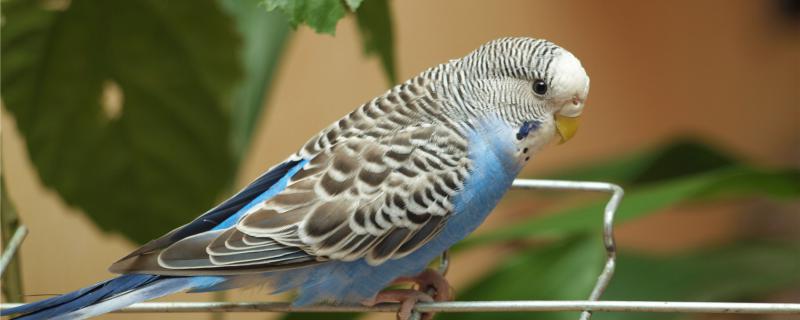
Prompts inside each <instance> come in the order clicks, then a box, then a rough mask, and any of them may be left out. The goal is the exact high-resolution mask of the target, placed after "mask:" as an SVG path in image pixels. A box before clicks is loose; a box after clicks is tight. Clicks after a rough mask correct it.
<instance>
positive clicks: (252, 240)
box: [2, 38, 589, 319]
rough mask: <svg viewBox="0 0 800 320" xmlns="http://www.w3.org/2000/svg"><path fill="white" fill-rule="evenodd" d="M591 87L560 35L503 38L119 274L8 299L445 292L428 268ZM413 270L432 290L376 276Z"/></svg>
mask: <svg viewBox="0 0 800 320" xmlns="http://www.w3.org/2000/svg"><path fill="white" fill-rule="evenodd" d="M588 92H589V78H588V76H587V75H586V72H585V70H584V68H583V67H582V66H581V63H580V61H578V59H577V58H576V57H575V56H574V55H572V54H571V53H570V52H568V51H566V50H564V49H562V48H560V47H558V46H556V45H555V44H553V43H551V42H548V41H545V40H539V39H531V38H503V39H498V40H494V41H491V42H489V43H486V44H484V45H483V46H481V47H479V48H478V49H477V50H475V51H473V52H471V53H469V54H468V55H467V56H465V57H463V58H460V59H455V60H451V61H449V62H447V63H444V64H440V65H438V66H435V67H433V68H430V69H428V70H426V71H424V72H422V73H421V74H419V75H418V76H416V77H414V78H412V79H410V80H408V81H406V82H404V83H402V84H400V85H397V86H395V87H394V88H392V89H391V90H389V91H388V92H386V93H385V94H383V95H381V96H378V97H376V98H374V99H372V100H370V101H368V102H366V103H365V104H363V105H361V106H359V107H358V108H356V109H355V110H354V111H352V112H351V113H349V114H347V115H346V116H344V117H342V118H341V119H339V120H337V121H336V122H334V123H333V124H331V125H330V126H328V127H327V128H325V129H323V130H322V131H321V132H320V133H319V134H317V135H316V136H314V137H312V138H311V139H310V140H308V142H307V143H306V144H305V145H304V146H303V147H302V148H300V150H299V151H298V152H297V153H295V154H293V155H291V156H290V157H289V158H288V159H286V161H284V162H282V163H280V164H278V165H276V166H274V167H272V168H271V169H269V170H268V171H267V172H266V173H264V174H263V175H261V176H260V177H258V178H257V179H256V180H255V181H253V182H252V183H251V184H250V185H248V186H247V187H246V188H244V189H243V190H242V191H240V192H239V193H237V194H236V195H234V196H233V197H232V198H230V199H228V200H226V201H225V202H223V203H221V204H220V205H218V206H217V207H215V208H213V209H211V210H209V211H208V212H206V213H204V214H203V215H201V216H200V217H198V218H197V219H195V220H194V221H192V222H190V223H188V224H186V225H184V226H181V227H179V228H177V229H175V230H173V231H172V232H170V233H168V234H166V235H164V236H163V237H161V238H158V239H156V240H153V241H150V242H149V243H147V244H145V245H144V246H142V247H141V248H139V249H137V250H136V251H134V252H132V253H131V254H129V255H127V256H125V257H124V258H122V259H120V260H119V261H117V262H116V263H114V264H113V265H112V266H111V268H110V270H111V271H112V272H115V273H120V274H122V275H120V276H118V277H116V278H113V279H111V280H107V281H104V282H101V283H98V284H95V285H92V286H89V287H87V288H83V289H80V290H77V291H75V292H72V293H67V294H65V295H62V296H58V297H53V298H50V299H46V300H43V301H39V302H35V303H30V304H27V305H23V306H20V307H16V308H11V309H7V310H3V311H2V314H3V315H7V314H22V315H23V316H22V317H21V319H44V318H60V319H75V318H85V317H90V316H95V315H99V314H102V313H106V312H109V311H113V310H116V309H120V308H122V307H125V306H127V305H130V304H133V303H136V302H140V301H144V300H148V299H153V298H156V297H160V296H164V295H167V294H171V293H175V292H181V291H189V292H206V291H215V290H225V289H230V288H239V287H249V286H258V285H269V286H270V287H271V288H274V290H275V292H283V291H287V290H296V291H297V293H298V295H297V297H296V299H295V300H294V304H295V305H308V304H314V303H329V304H362V303H365V304H371V303H376V302H385V301H397V302H402V303H403V304H402V308H401V314H400V315H401V316H402V317H408V314H409V312H410V311H411V308H412V307H413V304H414V303H415V302H416V301H430V300H434V299H435V300H443V299H449V298H450V296H449V292H446V291H449V288H448V286H447V283H446V281H444V279H443V278H442V277H441V276H439V275H438V274H436V273H435V272H433V271H432V270H426V266H427V265H428V264H429V263H430V262H431V261H433V260H434V259H435V258H436V257H438V256H439V255H440V254H441V253H442V252H443V251H444V250H446V249H447V248H449V247H450V246H452V245H453V244H455V243H456V242H458V241H459V240H461V239H463V238H464V237H466V236H467V235H468V234H469V233H470V232H472V231H473V230H474V229H475V228H477V227H478V225H480V224H481V223H482V222H483V220H484V219H485V218H486V217H487V215H488V214H489V212H491V211H492V209H493V208H494V207H495V205H496V204H497V202H498V201H499V200H500V198H501V197H502V196H503V194H505V193H506V191H507V190H508V189H509V187H510V186H511V183H512V181H513V180H514V178H515V177H516V175H517V174H518V173H519V172H520V170H521V169H522V167H523V166H524V165H525V164H526V163H527V162H528V161H529V160H530V158H531V157H532V156H533V155H535V154H536V153H537V152H539V150H540V149H541V148H542V147H543V146H545V145H547V144H548V143H550V142H551V141H552V140H554V138H558V139H560V140H561V141H562V142H563V141H566V140H568V139H570V137H572V135H573V134H574V132H575V130H576V125H577V122H576V119H577V117H578V116H579V115H580V114H581V112H582V110H583V106H584V101H585V100H586V96H587V94H588ZM403 280H410V281H414V282H418V283H422V284H425V285H430V286H433V288H435V289H436V293H435V294H434V295H433V297H431V296H428V295H427V294H426V293H425V292H421V291H415V290H410V289H406V290H403V289H399V290H387V291H381V290H382V289H383V288H385V287H387V286H388V285H390V284H392V283H394V282H395V281H403Z"/></svg>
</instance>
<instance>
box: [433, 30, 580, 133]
mask: <svg viewBox="0 0 800 320" xmlns="http://www.w3.org/2000/svg"><path fill="white" fill-rule="evenodd" d="M450 65H451V66H453V67H452V71H453V72H451V73H450V76H449V78H451V79H450V83H451V84H455V86H454V87H455V89H454V90H451V91H450V94H452V95H454V96H456V99H455V101H460V103H461V104H462V108H463V109H464V110H472V111H474V110H480V111H482V113H484V114H485V113H491V114H494V115H499V116H500V117H501V118H502V119H503V120H504V121H505V122H506V123H508V124H509V125H511V126H513V127H515V128H521V129H522V130H523V131H525V130H528V129H525V128H526V126H537V127H541V126H543V125H550V126H551V127H555V128H556V131H557V133H558V135H559V136H560V138H561V142H565V141H567V140H569V139H570V138H572V136H573V135H574V134H575V131H576V130H577V119H578V116H580V114H581V112H582V111H583V106H584V102H585V101H586V96H587V95H588V94H589V76H588V75H587V74H586V71H585V70H584V69H583V66H581V63H580V61H579V60H578V59H577V58H576V57H575V56H574V55H572V53H570V52H569V51H567V50H564V49H563V48H561V47H559V46H557V45H555V44H553V43H551V42H549V41H546V40H540V39H531V38H502V39H498V40H494V41H491V42H489V43H486V44H484V45H483V46H481V47H480V48H478V49H476V50H475V51H473V52H472V53H470V54H469V55H467V56H466V57H464V58H462V59H458V60H453V61H451V62H450ZM551 132H552V131H551ZM524 133H525V135H527V132H524ZM551 134H552V133H551ZM549 138H550V139H552V136H551V137H549ZM548 140H549V139H548Z"/></svg>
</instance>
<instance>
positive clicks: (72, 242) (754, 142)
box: [2, 0, 800, 319]
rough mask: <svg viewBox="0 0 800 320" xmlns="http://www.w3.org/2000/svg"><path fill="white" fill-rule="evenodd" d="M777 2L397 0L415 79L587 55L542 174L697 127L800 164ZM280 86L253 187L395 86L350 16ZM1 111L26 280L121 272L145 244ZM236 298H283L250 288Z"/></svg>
mask: <svg viewBox="0 0 800 320" xmlns="http://www.w3.org/2000/svg"><path fill="white" fill-rule="evenodd" d="M772 3H773V2H770V1H746V0H741V1H727V0H717V1H689V0H684V1H663V2H654V1H648V2H641V1H633V0H630V1H602V2H601V1H593V2H589V1H456V0H452V1H421V0H419V1H397V0H396V1H393V2H392V7H393V9H394V13H395V25H396V30H397V40H398V41H397V48H398V52H397V56H398V59H399V64H400V68H399V71H400V72H399V73H400V75H401V77H402V78H407V77H411V76H413V75H415V74H416V73H418V72H420V71H422V70H423V69H425V68H427V67H429V66H431V65H433V64H436V63H440V62H444V61H446V60H447V59H450V58H454V57H458V56H461V55H463V54H465V53H467V52H468V51H470V50H471V49H473V48H475V47H476V46H478V45H480V44H481V43H483V42H485V41H488V40H490V39H493V38H497V37H502V36H511V35H516V36H532V37H542V38H547V39H549V40H552V41H554V42H556V43H558V44H560V45H562V46H564V47H566V48H567V49H569V50H570V51H572V52H573V53H574V54H575V55H576V56H578V57H579V58H580V59H581V60H582V61H583V63H584V66H585V67H586V69H587V71H588V73H589V75H590V77H591V78H592V89H591V94H590V97H589V101H588V106H587V109H586V112H585V116H584V122H583V124H582V127H581V130H580V132H579V133H578V136H577V137H576V138H575V139H574V140H572V141H571V142H570V143H569V144H566V145H564V146H559V147H552V148H549V149H546V150H545V151H544V153H543V154H542V155H541V156H540V157H539V158H538V159H537V160H536V161H534V163H533V164H531V165H530V166H529V168H527V170H526V171H525V172H524V174H525V175H527V176H531V177H535V176H537V175H539V174H540V173H543V172H549V171H548V170H550V169H552V168H558V167H565V166H569V165H573V164H578V163H584V162H585V161H587V159H596V158H599V157H607V156H613V155H615V154H618V153H620V152H625V151H630V150H636V149H640V148H642V147H647V146H652V145H654V144H656V143H658V142H660V141H663V140H665V139H667V138H669V137H672V136H675V135H677V134H686V133H692V134H699V135H702V136H704V137H707V138H709V139H710V140H712V141H715V142H718V143H720V144H723V145H725V146H727V147H730V148H732V149H733V150H735V151H737V152H739V153H741V154H744V155H745V156H746V157H747V158H749V159H752V160H753V161H757V162H760V163H765V164H771V165H776V164H782V165H788V164H791V165H797V164H798V160H799V159H800V62H799V61H800V41H797V40H798V32H797V31H796V30H795V31H794V33H791V32H790V30H789V28H785V26H783V25H781V24H780V23H779V21H777V20H776V15H775V13H774V12H773V11H771V10H772V9H773V8H772V7H771V6H769V5H770V4H772ZM275 83H276V85H275V86H274V88H273V94H272V97H271V99H270V101H268V102H267V103H268V105H269V110H268V112H267V114H266V115H264V117H263V119H261V120H260V124H259V127H258V131H257V132H256V135H257V136H256V138H255V139H254V144H253V150H252V151H251V152H250V154H249V155H248V156H247V158H246V160H245V163H244V164H243V167H242V170H243V172H242V174H241V176H242V178H241V179H240V181H239V185H243V184H245V183H246V182H247V181H248V180H249V179H252V178H254V177H255V176H257V175H258V173H259V172H260V171H261V170H263V169H264V168H267V167H269V166H270V165H272V164H274V163H275V162H277V161H280V160H281V159H283V158H284V157H285V156H286V155H288V154H289V153H291V152H293V151H295V148H297V147H298V146H299V145H300V144H301V143H302V142H303V141H304V140H305V139H306V138H307V137H308V136H309V135H311V134H313V133H315V132H317V130H319V129H320V128H322V127H323V126H325V125H327V124H328V123H329V122H331V121H333V120H334V119H336V118H338V117H339V116H341V115H342V114H344V113H345V112H347V111H349V110H350V109H352V108H354V107H355V106H357V105H358V104H359V103H361V102H363V101H365V100H367V99H369V98H371V97H373V96H374V95H377V94H379V93H381V92H383V91H384V90H385V89H386V88H385V84H384V82H383V76H382V74H381V71H380V69H379V67H378V63H377V62H376V61H374V60H365V59H363V58H362V55H361V49H360V47H359V43H358V37H357V34H356V31H355V27H354V23H353V20H352V19H346V20H344V21H343V22H342V23H340V25H339V29H338V33H337V36H336V37H335V38H332V37H328V36H319V35H316V34H313V33H312V32H310V31H309V30H308V29H306V28H301V29H300V31H299V32H297V34H296V36H295V37H294V39H293V40H292V42H291V45H290V46H289V50H288V53H287V54H286V59H285V61H284V62H283V64H282V66H281V68H280V70H279V74H278V77H277V81H276V82H275ZM3 111H4V114H3V119H2V129H3V136H2V156H3V161H4V165H5V166H6V174H7V178H8V185H9V193H10V195H11V197H12V199H13V200H14V202H15V204H16V205H17V208H18V210H19V212H20V215H21V216H22V219H23V221H24V223H25V224H26V225H28V227H29V228H30V229H31V234H30V236H29V237H28V239H27V240H26V241H25V244H24V245H23V247H22V263H23V270H24V284H25V289H26V292H27V293H28V294H44V293H63V292H66V291H68V290H71V289H75V288H78V287H82V286H85V285H87V284H90V283H93V282H96V281H100V280H103V279H105V278H107V277H109V276H110V274H108V273H107V272H106V271H105V269H106V267H107V266H108V265H109V264H110V263H111V262H113V261H114V260H116V259H117V258H119V257H120V256H122V255H124V254H126V253H127V252H128V251H129V250H132V249H133V247H134V246H133V245H132V244H131V243H129V242H127V241H126V240H124V239H122V238H121V237H120V236H118V235H114V234H104V233H102V232H100V231H99V230H97V228H96V227H94V226H93V225H92V224H91V223H90V222H89V221H88V220H87V219H86V218H85V217H84V216H83V215H82V214H81V213H80V212H79V210H78V209H76V208H69V207H67V206H66V205H65V204H64V203H63V201H61V200H60V199H59V197H58V196H57V195H56V194H55V193H53V192H52V191H49V190H46V189H44V188H43V187H42V185H41V183H40V181H39V179H38V177H37V176H36V173H35V172H34V171H33V169H32V167H31V164H30V162H29V159H28V158H27V153H26V151H25V149H24V145H23V142H22V138H21V137H20V136H19V133H18V132H17V131H16V127H15V125H14V119H13V117H11V116H10V115H8V114H7V113H5V110H3ZM123 112H124V111H123ZM509 209H512V208H509V205H508V204H507V203H506V204H505V205H503V206H502V208H501V209H500V210H498V212H497V213H496V214H494V215H493V217H491V218H490V221H489V222H488V223H489V224H493V225H497V224H499V223H503V222H504V221H503V220H505V219H504V218H503V217H504V215H505V213H507V212H509V211H512V210H509ZM735 213H736V212H735V210H734V209H733V208H730V207H719V208H713V210H701V212H698V213H697V214H694V215H692V216H687V215H685V214H684V215H680V214H678V213H676V212H665V213H663V214H661V215H659V216H657V217H655V218H653V219H650V221H649V222H648V221H644V222H641V223H638V224H634V225H632V226H628V227H627V228H625V230H623V234H622V235H621V236H622V237H621V239H622V244H623V245H628V246H638V247H653V248H665V250H666V249H669V248H671V247H675V246H678V247H685V246H690V245H695V244H697V243H705V242H709V241H718V240H719V239H722V238H725V237H728V236H730V234H732V233H735V230H737V228H738V226H737V222H736V221H735V220H733V219H730V218H731V217H732V215H733V214H735ZM506 216H507V215H506ZM676 217H677V218H676ZM708 221H712V222H716V223H715V224H718V225H719V226H720V227H719V228H718V229H716V230H708V229H706V230H703V231H702V232H700V231H699V230H693V229H688V231H686V236H685V237H673V239H674V238H681V239H684V242H681V243H671V242H669V241H652V240H648V239H652V238H659V237H658V235H659V234H665V233H666V232H673V233H674V232H675V230H674V229H670V228H675V229H681V230H683V227H685V226H689V225H692V223H693V222H695V223H696V222H701V223H703V224H708ZM664 226H667V227H666V228H665V227H664ZM640 235H642V236H640ZM648 235H649V236H648ZM653 235H656V236H653ZM685 239H690V240H691V241H688V242H686V241H685ZM665 242H666V244H665ZM489 254H497V253H496V252H492V253H490V252H481V253H472V254H470V255H468V256H464V257H461V258H460V259H458V260H457V261H456V262H455V264H454V265H453V270H454V273H453V275H452V276H451V278H453V279H454V280H455V283H456V287H457V288H458V287H463V286H464V284H465V283H466V280H468V279H469V277H470V276H471V275H474V274H476V273H478V271H479V270H480V269H485V268H486V267H487V266H481V265H475V264H474V263H469V267H468V266H467V265H468V264H467V263H464V261H465V260H473V259H471V258H474V257H476V256H481V259H480V260H478V261H489V260H491V259H487V255H489ZM459 261H461V263H460V262H459ZM468 268H469V269H468ZM233 296H234V298H236V299H246V300H260V299H271V298H267V297H265V296H264V295H261V294H259V293H258V292H252V291H251V292H244V293H234V294H233ZM206 299H209V296H208V295H181V296H177V297H174V298H171V299H170V300H206ZM106 317H107V318H108V319H134V318H142V317H144V316H141V315H139V316H136V315H109V316H106ZM150 317H153V318H156V316H153V315H151V316H150ZM203 317H206V316H197V315H192V316H187V315H180V316H179V315H159V316H157V318H159V319H190V318H191V319H197V318H203ZM229 318H232V317H230V316H229ZM236 318H237V319H239V318H253V319H256V318H258V319H263V318H264V316H263V315H237V317H236ZM388 318H391V317H388Z"/></svg>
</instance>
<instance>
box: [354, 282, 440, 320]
mask: <svg viewBox="0 0 800 320" xmlns="http://www.w3.org/2000/svg"><path fill="white" fill-rule="evenodd" d="M420 301H422V302H433V301H434V299H433V298H432V297H431V296H430V295H428V294H427V293H425V292H421V291H417V290H413V289H392V290H384V291H381V292H379V293H378V295H376V296H375V297H374V298H372V300H370V301H367V302H365V303H364V304H365V305H367V306H374V305H376V304H378V303H383V302H399V303H400V310H399V311H398V312H397V320H409V319H411V315H412V312H414V306H416V304H417V302H420ZM431 318H433V314H432V313H423V314H422V319H423V320H429V319H431Z"/></svg>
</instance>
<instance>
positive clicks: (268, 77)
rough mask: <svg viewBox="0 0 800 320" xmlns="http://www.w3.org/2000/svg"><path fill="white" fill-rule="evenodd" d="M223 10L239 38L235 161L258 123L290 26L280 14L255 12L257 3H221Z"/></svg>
mask: <svg viewBox="0 0 800 320" xmlns="http://www.w3.org/2000/svg"><path fill="white" fill-rule="evenodd" d="M219 2H220V4H221V6H222V8H223V9H224V10H225V11H226V12H227V13H228V14H230V15H231V16H232V17H233V18H234V21H235V22H236V28H237V29H238V31H239V34H241V35H242V43H243V46H242V51H241V52H240V59H241V61H242V63H243V65H244V70H245V73H244V80H243V81H242V82H240V83H239V85H238V86H237V88H236V89H235V95H234V97H233V110H232V112H231V121H232V123H231V144H232V146H233V153H234V155H235V156H236V157H237V159H241V158H242V157H243V156H244V153H245V152H246V151H247V150H248V148H249V146H250V140H251V137H252V134H253V130H254V129H255V125H256V122H257V121H258V120H259V119H260V115H261V110H262V106H264V103H265V101H266V100H267V95H268V93H269V87H270V83H271V82H272V77H273V75H274V74H275V70H276V67H277V65H278V61H280V57H281V54H282V53H283V49H284V47H285V45H286V41H287V39H288V36H289V23H288V21H287V20H286V17H285V16H284V15H283V14H280V13H278V12H266V11H264V10H254V8H255V7H256V6H257V5H258V3H259V0H245V1H240V0H220V1H219Z"/></svg>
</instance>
